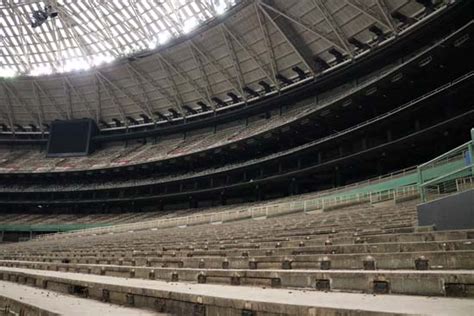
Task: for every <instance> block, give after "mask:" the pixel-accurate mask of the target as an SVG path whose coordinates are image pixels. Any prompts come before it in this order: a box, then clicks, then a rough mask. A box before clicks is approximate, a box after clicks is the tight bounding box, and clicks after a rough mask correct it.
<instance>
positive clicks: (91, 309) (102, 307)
mask: <svg viewBox="0 0 474 316" xmlns="http://www.w3.org/2000/svg"><path fill="white" fill-rule="evenodd" d="M0 297H4V298H7V299H9V300H12V301H16V302H19V303H20V304H27V305H29V306H33V307H36V308H38V309H41V310H44V311H48V312H50V313H53V314H56V315H70V316H75V315H77V316H83V315H102V316H107V315H111V316H121V315H123V316H128V315H130V316H134V315H137V316H138V315H140V316H146V315H166V314H158V313H156V312H152V311H146V310H140V309H134V308H128V307H122V306H118V305H113V304H107V303H103V302H98V301H95V300H89V299H85V298H79V297H75V296H71V295H65V294H61V293H57V292H53V291H49V290H44V289H38V288H32V287H30V286H26V285H20V284H16V283H11V282H6V281H0Z"/></svg>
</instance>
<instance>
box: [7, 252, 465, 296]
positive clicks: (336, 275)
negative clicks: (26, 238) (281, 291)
mask: <svg viewBox="0 0 474 316" xmlns="http://www.w3.org/2000/svg"><path fill="white" fill-rule="evenodd" d="M0 264H2V265H8V266H9V267H17V268H28V269H37V270H49V271H62V272H76V273H87V274H95V275H108V276H118V277H124V278H140V279H147V280H163V281H170V282H177V281H179V282H190V283H212V284H228V285H236V286H237V285H251V286H265V287H273V288H304V289H313V290H319V291H342V292H360V293H374V294H377V293H384V294H389V293H390V294H404V295H430V296H461V297H474V285H472V284H474V271H472V270H440V271H433V270H415V271H413V270H335V271H334V270H333V271H331V270H287V269H286V270H282V269H271V270H270V269H269V270H249V269H205V268H203V269H186V268H150V267H133V266H117V265H96V264H60V263H57V264H52V263H43V262H26V261H3V262H0ZM370 268H373V267H370ZM456 289H458V291H456Z"/></svg>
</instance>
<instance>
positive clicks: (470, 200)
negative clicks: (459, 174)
mask: <svg viewBox="0 0 474 316" xmlns="http://www.w3.org/2000/svg"><path fill="white" fill-rule="evenodd" d="M417 212H418V223H419V225H420V226H428V225H435V226H436V230H450V229H469V228H474V190H469V191H465V192H461V193H458V194H455V195H451V196H447V197H445V198H442V199H439V200H435V201H431V202H428V203H424V204H420V205H418V206H417Z"/></svg>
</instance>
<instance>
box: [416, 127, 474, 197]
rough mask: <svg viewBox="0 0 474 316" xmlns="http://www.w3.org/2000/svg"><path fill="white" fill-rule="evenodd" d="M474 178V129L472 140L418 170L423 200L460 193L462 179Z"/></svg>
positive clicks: (419, 167) (473, 130)
mask: <svg viewBox="0 0 474 316" xmlns="http://www.w3.org/2000/svg"><path fill="white" fill-rule="evenodd" d="M473 176H474V128H473V129H472V130H471V140H470V141H468V142H467V143H464V144H462V145H461V146H458V147H456V148H454V149H452V150H450V151H448V152H447V153H444V154H442V155H440V156H438V157H436V158H434V159H432V160H430V161H428V162H426V163H424V164H422V165H419V166H418V168H417V177H418V187H419V191H420V195H421V200H422V201H423V202H426V201H427V200H430V199H433V198H436V197H439V196H441V195H443V194H449V193H452V192H458V191H459V186H458V184H459V183H460V182H462V181H460V180H462V179H472V177H473Z"/></svg>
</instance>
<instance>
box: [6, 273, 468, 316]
mask: <svg viewBox="0 0 474 316" xmlns="http://www.w3.org/2000/svg"><path fill="white" fill-rule="evenodd" d="M0 272H2V273H17V274H23V275H29V276H36V277H42V278H46V279H51V280H56V281H58V282H72V283H81V284H83V285H96V286H97V285H101V284H102V285H108V286H113V287H115V288H122V289H124V290H125V289H126V290H128V291H130V292H135V291H136V292H137V293H139V292H140V293H147V295H152V294H156V295H158V293H168V297H170V298H172V297H174V296H176V297H178V296H179V297H184V296H186V295H187V296H189V295H191V296H193V297H195V296H198V297H201V300H202V301H203V302H204V304H205V303H206V302H211V301H215V300H216V299H220V300H227V301H230V302H232V303H233V304H236V302H240V303H246V304H248V305H249V304H250V305H251V308H252V309H254V310H258V305H259V304H272V305H273V306H280V307H281V310H282V311H284V310H285V308H289V307H290V306H294V305H297V306H301V307H305V308H307V310H311V309H312V308H314V310H313V313H312V314H316V313H317V311H318V310H319V311H321V308H323V309H331V310H338V311H344V310H352V311H353V310H359V311H362V312H364V311H365V312H374V313H392V314H394V313H402V314H423V315H435V314H436V315H472V310H474V300H469V299H457V298H433V297H422V296H404V295H368V294H355V293H325V292H314V291H301V290H293V289H292V290H288V289H269V288H259V287H246V286H244V287H233V286H227V285H215V284H191V283H172V282H164V281H150V280H140V279H128V278H121V277H111V276H97V275H88V274H80V273H68V272H56V271H37V270H30V269H17V268H4V267H2V268H0Z"/></svg>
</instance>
